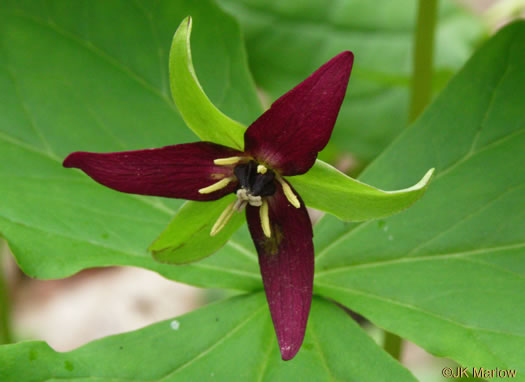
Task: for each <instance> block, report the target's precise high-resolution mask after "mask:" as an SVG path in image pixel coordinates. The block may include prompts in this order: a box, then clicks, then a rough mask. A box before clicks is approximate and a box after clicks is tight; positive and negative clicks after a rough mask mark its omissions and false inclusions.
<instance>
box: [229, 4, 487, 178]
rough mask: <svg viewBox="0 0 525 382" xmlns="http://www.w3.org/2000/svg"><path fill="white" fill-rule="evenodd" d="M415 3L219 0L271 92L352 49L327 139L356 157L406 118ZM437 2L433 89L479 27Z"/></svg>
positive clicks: (457, 63) (456, 64) (383, 142)
mask: <svg viewBox="0 0 525 382" xmlns="http://www.w3.org/2000/svg"><path fill="white" fill-rule="evenodd" d="M417 3H418V1H416V0H397V1H390V0H379V1H369V0H340V1H331V2H326V1H321V0H288V1H276V0H274V1H267V0H220V1H219V4H220V5H221V6H222V7H224V8H225V9H226V10H228V11H229V12H231V13H232V14H234V15H235V16H236V17H237V18H238V19H239V21H240V22H241V24H242V27H243V31H244V34H245V36H246V46H247V49H248V57H249V60H250V67H251V69H252V72H253V74H254V77H255V80H256V82H257V85H258V86H260V87H261V88H262V89H263V90H264V91H266V92H267V93H268V95H269V97H270V99H271V100H275V99H276V98H278V97H279V96H281V95H282V94H283V93H284V92H286V91H288V90H289V89H291V88H292V87H293V86H295V85H296V84H298V83H299V82H301V81H302V80H304V79H305V78H306V77H307V76H308V75H310V74H311V73H312V72H313V71H314V70H315V69H317V68H318V67H319V66H320V65H321V64H323V63H324V62H326V61H328V60H329V59H330V58H331V57H333V56H335V55H336V54H338V53H340V52H342V51H343V50H351V51H353V52H354V53H355V62H354V69H353V73H352V77H351V80H350V85H349V88H348V93H347V96H346V99H345V101H344V103H343V107H342V109H341V113H340V114H339V117H338V120H337V124H336V127H335V129H334V133H333V138H332V140H331V143H330V144H331V145H334V146H336V147H337V149H338V150H340V151H344V152H350V153H352V154H354V155H355V156H356V157H357V158H358V159H359V160H360V161H362V162H367V161H370V160H371V159H373V158H374V157H375V156H376V155H377V154H379V153H380V152H381V150H382V149H383V148H384V147H386V146H387V145H388V144H389V143H390V142H391V141H392V139H393V138H394V137H395V136H396V135H397V134H398V133H399V132H400V131H402V130H403V128H404V127H405V126H406V124H407V114H408V101H409V91H410V76H411V73H412V60H411V51H412V40H413V32H414V28H415V21H416V20H415V19H416V14H417V10H416V7H417ZM439 3H440V5H441V10H440V14H439V17H438V21H439V24H438V29H437V41H436V52H435V56H434V57H435V58H436V63H435V64H436V69H437V72H436V76H435V85H436V90H437V89H439V88H441V87H442V86H443V85H444V84H445V83H446V81H447V80H448V79H449V78H450V76H451V75H452V74H453V73H454V72H455V71H456V70H458V69H459V68H460V67H461V65H462V64H463V63H464V62H465V61H466V59H467V58H468V57H469V56H470V54H471V52H472V48H473V46H474V45H475V44H476V43H477V41H479V39H480V37H481V35H482V34H483V31H484V28H483V27H482V26H481V25H480V22H479V21H478V20H476V19H475V18H474V16H473V15H471V14H469V13H468V12H466V11H465V10H463V9H461V8H460V7H459V6H457V5H456V4H453V3H452V2H450V1H445V0H442V1H440V2H439ZM327 154H328V153H327ZM361 165H362V163H361ZM425 171H426V170H425ZM414 175H417V174H414Z"/></svg>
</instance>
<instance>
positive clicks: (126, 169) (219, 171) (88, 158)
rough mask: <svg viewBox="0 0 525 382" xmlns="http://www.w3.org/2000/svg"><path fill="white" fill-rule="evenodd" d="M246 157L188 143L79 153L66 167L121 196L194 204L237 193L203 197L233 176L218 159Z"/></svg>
mask: <svg viewBox="0 0 525 382" xmlns="http://www.w3.org/2000/svg"><path fill="white" fill-rule="evenodd" d="M239 155H243V153H242V152H240V151H237V150H234V149H230V148H229V147H225V146H221V145H217V144H215V143H210V142H196V143H186V144H182V145H175V146H166V147H162V148H160V149H149V150H138V151H123V152H119V153H107V154H100V153H87V152H81V151H79V152H75V153H72V154H70V155H69V156H68V157H67V158H66V159H65V160H64V167H75V168H79V169H81V170H82V171H84V172H85V173H86V174H88V175H89V176H90V177H92V178H93V179H94V180H96V181H97V182H99V183H101V184H103V185H104V186H107V187H109V188H112V189H114V190H117V191H121V192H129V193H132V194H142V195H154V196H165V197H169V198H183V199H190V200H216V199H219V198H221V197H222V196H224V195H226V194H228V193H230V192H233V191H234V190H235V187H236V184H237V182H236V181H234V182H231V183H230V184H229V185H228V186H226V187H225V188H223V189H221V190H218V191H215V192H212V193H209V194H200V193H199V192H198V190H199V189H201V188H204V187H207V186H210V185H211V184H213V183H216V182H218V181H219V180H220V179H221V178H224V177H228V176H233V168H232V166H217V165H215V164H214V163H213V160H214V159H217V158H226V157H231V156H239Z"/></svg>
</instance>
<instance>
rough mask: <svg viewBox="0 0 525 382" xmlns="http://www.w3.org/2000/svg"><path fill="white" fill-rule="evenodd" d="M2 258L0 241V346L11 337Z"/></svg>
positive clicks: (10, 340)
mask: <svg viewBox="0 0 525 382" xmlns="http://www.w3.org/2000/svg"><path fill="white" fill-rule="evenodd" d="M3 258H4V253H3V251H2V242H1V241H0V344H8V343H11V342H12V336H11V328H10V324H9V321H10V320H9V316H10V314H9V291H8V288H7V283H6V280H5V277H4V269H3Z"/></svg>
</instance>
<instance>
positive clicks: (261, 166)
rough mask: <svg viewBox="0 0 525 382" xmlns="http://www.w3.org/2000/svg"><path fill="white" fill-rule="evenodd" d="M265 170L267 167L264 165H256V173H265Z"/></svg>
mask: <svg viewBox="0 0 525 382" xmlns="http://www.w3.org/2000/svg"><path fill="white" fill-rule="evenodd" d="M266 171H268V169H267V168H266V167H265V166H264V165H262V164H260V165H258V166H257V174H266Z"/></svg>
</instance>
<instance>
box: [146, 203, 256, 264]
mask: <svg viewBox="0 0 525 382" xmlns="http://www.w3.org/2000/svg"><path fill="white" fill-rule="evenodd" d="M234 199H235V195H233V194H232V195H230V196H227V197H224V198H222V199H219V200H216V201H213V202H207V203H203V202H192V201H188V202H186V203H184V204H183V205H182V207H181V208H180V210H179V211H177V213H176V215H175V217H174V218H173V220H172V221H171V222H170V224H169V225H168V227H167V228H166V229H165V230H164V232H162V233H161V235H160V236H159V238H158V239H157V240H155V242H154V243H153V244H152V245H151V246H150V248H149V250H150V251H152V252H153V257H154V258H155V259H156V260H158V261H160V262H164V263H173V264H185V263H190V262H192V261H197V260H200V259H202V258H204V257H206V256H209V255H211V254H212V253H214V252H216V251H217V250H218V249H220V248H221V247H222V246H223V245H224V244H226V242H227V241H228V239H229V238H230V237H231V235H232V234H233V233H234V232H235V231H237V229H238V228H239V227H240V226H241V224H243V223H244V222H245V221H246V219H245V214H244V212H243V213H236V214H234V215H233V217H232V218H231V220H230V221H229V222H228V224H227V225H226V226H225V227H224V228H223V229H222V230H221V231H220V232H219V233H218V234H217V235H215V236H210V232H211V228H212V227H213V225H214V224H215V222H216V221H217V219H218V218H219V216H220V215H221V213H222V212H223V211H224V209H225V208H226V207H227V206H228V204H230V203H231V202H232V201H233V200H234ZM231 245H235V243H231Z"/></svg>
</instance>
